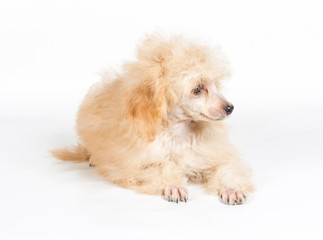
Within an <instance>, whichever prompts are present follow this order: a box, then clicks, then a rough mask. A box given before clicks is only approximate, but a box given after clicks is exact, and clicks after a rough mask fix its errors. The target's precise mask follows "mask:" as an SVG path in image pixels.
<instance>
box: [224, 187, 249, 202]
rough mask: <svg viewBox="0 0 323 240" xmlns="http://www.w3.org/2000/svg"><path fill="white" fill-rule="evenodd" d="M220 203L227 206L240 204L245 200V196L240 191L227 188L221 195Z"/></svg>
mask: <svg viewBox="0 0 323 240" xmlns="http://www.w3.org/2000/svg"><path fill="white" fill-rule="evenodd" d="M220 197H221V200H222V202H224V203H226V204H229V205H237V204H242V203H244V202H245V200H246V194H245V193H244V192H242V191H237V190H235V189H233V188H228V189H227V190H225V191H223V192H222V193H221V196H220Z"/></svg>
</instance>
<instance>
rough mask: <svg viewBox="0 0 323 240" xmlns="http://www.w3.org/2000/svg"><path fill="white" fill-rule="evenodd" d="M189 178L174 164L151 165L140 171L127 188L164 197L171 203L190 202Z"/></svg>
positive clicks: (128, 183)
mask: <svg viewBox="0 0 323 240" xmlns="http://www.w3.org/2000/svg"><path fill="white" fill-rule="evenodd" d="M186 183H187V178H186V177H185V174H184V173H183V171H181V170H180V169H179V168H178V166H177V165H176V164H175V163H174V162H171V161H169V162H163V163H159V164H151V165H148V166H146V167H144V168H142V169H140V170H139V171H138V172H137V174H136V176H135V177H134V178H132V181H130V182H129V181H127V184H126V186H124V187H127V188H130V189H133V190H135V191H137V192H141V193H148V194H158V195H163V196H164V197H165V199H166V200H168V201H169V202H176V203H178V202H179V201H184V202H186V201H187V200H188V191H187V190H186V188H185V185H186Z"/></svg>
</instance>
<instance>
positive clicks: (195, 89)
mask: <svg viewBox="0 0 323 240" xmlns="http://www.w3.org/2000/svg"><path fill="white" fill-rule="evenodd" d="M202 90H203V84H199V85H197V86H196V88H194V89H193V93H194V95H200V94H201V92H202Z"/></svg>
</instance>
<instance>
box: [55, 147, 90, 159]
mask: <svg viewBox="0 0 323 240" xmlns="http://www.w3.org/2000/svg"><path fill="white" fill-rule="evenodd" d="M50 152H51V154H52V155H53V156H54V157H56V158H58V159H61V160H63V161H71V162H87V161H89V159H90V157H91V155H90V153H89V152H88V151H87V150H86V149H85V148H84V147H83V146H82V145H80V144H78V145H76V146H73V147H72V148H70V149H55V150H52V151H50Z"/></svg>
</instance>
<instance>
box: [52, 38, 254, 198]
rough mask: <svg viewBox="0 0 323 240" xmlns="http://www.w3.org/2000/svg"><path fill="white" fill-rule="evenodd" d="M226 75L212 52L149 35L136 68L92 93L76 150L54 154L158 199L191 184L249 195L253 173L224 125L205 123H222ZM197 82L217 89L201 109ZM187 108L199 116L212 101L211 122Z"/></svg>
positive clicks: (82, 111) (82, 112) (217, 54)
mask: <svg viewBox="0 0 323 240" xmlns="http://www.w3.org/2000/svg"><path fill="white" fill-rule="evenodd" d="M229 75H230V71H229V67H228V62H227V60H226V59H225V58H224V57H223V55H222V54H221V52H220V51H219V50H217V49H211V48H209V47H206V46H203V45H199V44H196V43H195V42H192V41H188V40H185V39H184V38H182V37H178V36H176V37H173V38H171V39H169V40H167V39H165V38H163V37H160V36H158V35H152V36H148V37H147V38H146V40H145V41H144V42H143V43H142V44H141V45H140V46H139V47H138V54H137V60H136V61H134V62H131V63H126V64H125V65H124V67H123V72H122V73H120V74H117V75H115V76H114V77H108V78H104V79H103V80H102V82H101V83H98V84H96V85H95V86H94V87H92V88H91V90H90V91H89V93H88V95H87V96H86V98H85V99H84V102H83V103H82V105H81V107H80V109H79V113H78V118H77V132H78V135H79V145H78V146H77V147H75V148H74V149H72V150H55V151H53V154H54V156H56V157H57V158H60V159H62V160H71V161H75V162H77V161H79V162H81V161H87V160H89V161H90V163H91V164H92V165H95V169H96V170H97V171H98V173H100V174H102V175H103V176H105V177H106V178H107V179H109V180H110V181H112V182H114V183H117V184H119V185H121V186H123V187H126V188H130V189H134V190H136V191H138V192H143V193H148V194H163V193H165V191H166V189H167V188H168V187H169V186H178V187H185V186H186V184H187V182H188V181H193V182H198V183H202V184H203V185H204V186H205V187H206V189H207V190H208V192H209V193H213V194H219V195H223V193H225V192H226V191H227V190H228V189H234V190H235V191H237V192H238V191H241V192H243V194H245V195H247V194H248V193H250V192H252V190H253V186H252V184H251V182H250V176H251V174H250V169H249V168H248V167H246V166H245V165H244V164H243V163H242V162H241V161H240V160H239V156H238V154H237V152H236V150H235V149H234V147H233V146H232V145H231V143H230V142H229V139H228V137H227V132H226V128H225V126H224V125H223V123H222V122H220V121H214V120H210V119H207V118H208V116H211V115H212V114H214V116H216V117H217V118H218V120H221V119H222V118H223V117H221V119H220V117H219V116H223V109H222V107H223V104H225V103H227V101H226V100H225V99H224V98H223V97H222V95H220V94H219V93H218V91H219V90H220V89H221V81H222V79H224V78H226V77H227V76H229ZM198 83H201V84H202V83H203V84H205V86H211V87H212V89H215V90H214V92H216V94H215V95H214V97H211V93H209V92H210V91H211V88H210V90H207V91H209V92H205V96H203V103H202V100H199V99H191V98H194V96H191V92H192V89H194V87H195V86H196V85H197V84H198ZM203 86H204V85H203ZM213 86H214V87H213ZM190 101H194V103H196V104H197V105H198V106H200V108H201V109H203V108H204V105H207V104H209V103H208V102H212V104H213V105H212V109H211V107H209V109H210V110H207V114H208V116H205V117H204V118H202V116H201V113H199V115H197V112H198V110H196V109H195V110H194V111H193V110H192V109H191V108H192V107H191V106H192V103H191V102H190ZM209 105H210V104H209ZM196 108H197V107H196ZM197 109H198V108H197ZM201 111H202V110H201ZM203 111H204V110H203ZM205 111H206V110H205ZM221 111H222V112H221ZM204 113H205V112H204ZM210 114H211V115H210ZM220 114H222V115H220ZM204 115H206V114H204ZM212 116H213V115H212ZM214 116H213V117H214ZM213 117H212V118H213ZM214 118H215V117H214ZM235 196H238V193H236V195H235ZM227 202H230V197H228V200H227Z"/></svg>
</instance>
